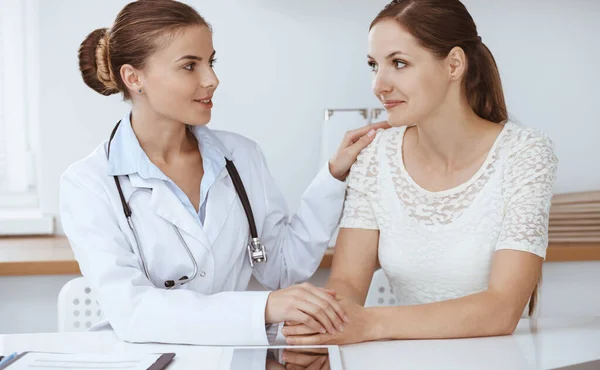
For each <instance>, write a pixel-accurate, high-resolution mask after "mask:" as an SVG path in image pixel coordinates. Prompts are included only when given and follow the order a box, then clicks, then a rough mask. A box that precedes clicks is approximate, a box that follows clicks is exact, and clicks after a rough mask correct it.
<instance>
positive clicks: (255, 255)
mask: <svg viewBox="0 0 600 370" xmlns="http://www.w3.org/2000/svg"><path fill="white" fill-rule="evenodd" d="M248 259H249V260H250V266H252V267H254V264H255V263H260V262H267V251H266V250H265V246H264V245H262V243H261V242H260V239H258V238H252V240H250V243H248Z"/></svg>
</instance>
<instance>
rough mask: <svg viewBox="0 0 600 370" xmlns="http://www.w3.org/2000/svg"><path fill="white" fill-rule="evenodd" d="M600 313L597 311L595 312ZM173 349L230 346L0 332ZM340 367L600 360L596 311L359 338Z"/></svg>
mask: <svg viewBox="0 0 600 370" xmlns="http://www.w3.org/2000/svg"><path fill="white" fill-rule="evenodd" d="M599 314H600V313H599ZM28 350H29V351H55V352H87V353H92V352H93V353H108V352H129V351H139V352H143V353H148V352H175V353H176V354H177V356H176V357H175V361H174V362H173V363H172V364H171V366H170V367H169V370H179V369H199V368H202V369H207V370H210V369H217V368H218V364H219V363H220V362H221V361H222V360H223V357H224V356H226V355H229V356H230V355H231V348H230V347H224V348H222V347H198V346H176V345H160V344H130V343H124V342H121V341H119V340H118V339H117V338H116V336H115V335H114V334H113V333H112V332H96V333H48V334H11V335H0V353H2V354H8V353H11V352H22V351H28ZM340 350H341V355H342V360H343V363H344V370H358V369H392V368H399V367H401V368H405V369H442V368H443V369H489V370H494V369H503V370H504V369H510V370H519V369H551V368H555V367H560V366H567V365H572V364H576V363H581V362H587V361H592V360H598V359H600V316H598V317H581V318H568V319H567V318H554V319H552V318H544V319H538V320H537V324H536V322H535V321H534V320H531V321H530V320H521V322H520V323H519V326H518V328H517V330H516V331H515V333H514V334H513V335H511V336H504V337H490V338H474V339H455V340H422V341H392V342H373V343H363V344H356V345H350V346H343V347H341V348H340Z"/></svg>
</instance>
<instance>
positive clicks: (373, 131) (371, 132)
mask: <svg viewBox="0 0 600 370" xmlns="http://www.w3.org/2000/svg"><path fill="white" fill-rule="evenodd" d="M367 135H369V137H371V136H373V135H375V130H371V131H369V133H368V134H367Z"/></svg>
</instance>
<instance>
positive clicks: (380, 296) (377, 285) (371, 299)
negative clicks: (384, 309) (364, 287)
mask: <svg viewBox="0 0 600 370" xmlns="http://www.w3.org/2000/svg"><path fill="white" fill-rule="evenodd" d="M395 305H396V295H395V294H394V289H393V288H392V287H391V286H390V283H389V281H388V279H387V277H386V276H385V273H384V272H383V270H382V269H379V270H377V271H375V273H374V274H373V280H371V286H370V287H369V293H368V294H367V300H366V301H365V307H374V306H395Z"/></svg>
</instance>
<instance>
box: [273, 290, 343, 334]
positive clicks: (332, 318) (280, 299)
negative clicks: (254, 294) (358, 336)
mask: <svg viewBox="0 0 600 370" xmlns="http://www.w3.org/2000/svg"><path fill="white" fill-rule="evenodd" d="M284 321H294V322H296V323H302V324H305V325H306V326H308V327H310V328H312V329H313V330H315V331H316V332H319V333H323V334H325V333H326V332H329V333H330V334H335V333H337V332H338V331H340V332H343V331H344V324H343V323H344V322H348V317H347V316H346V313H345V312H344V310H343V309H342V307H341V305H340V304H339V303H338V302H337V300H336V299H335V292H333V291H331V290H328V289H323V288H317V287H315V286H313V285H312V284H309V283H302V284H299V285H293V286H291V287H288V288H285V289H281V290H277V291H274V292H272V293H271V294H269V298H268V299H267V307H266V309H265V323H266V324H273V323H280V322H284Z"/></svg>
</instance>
